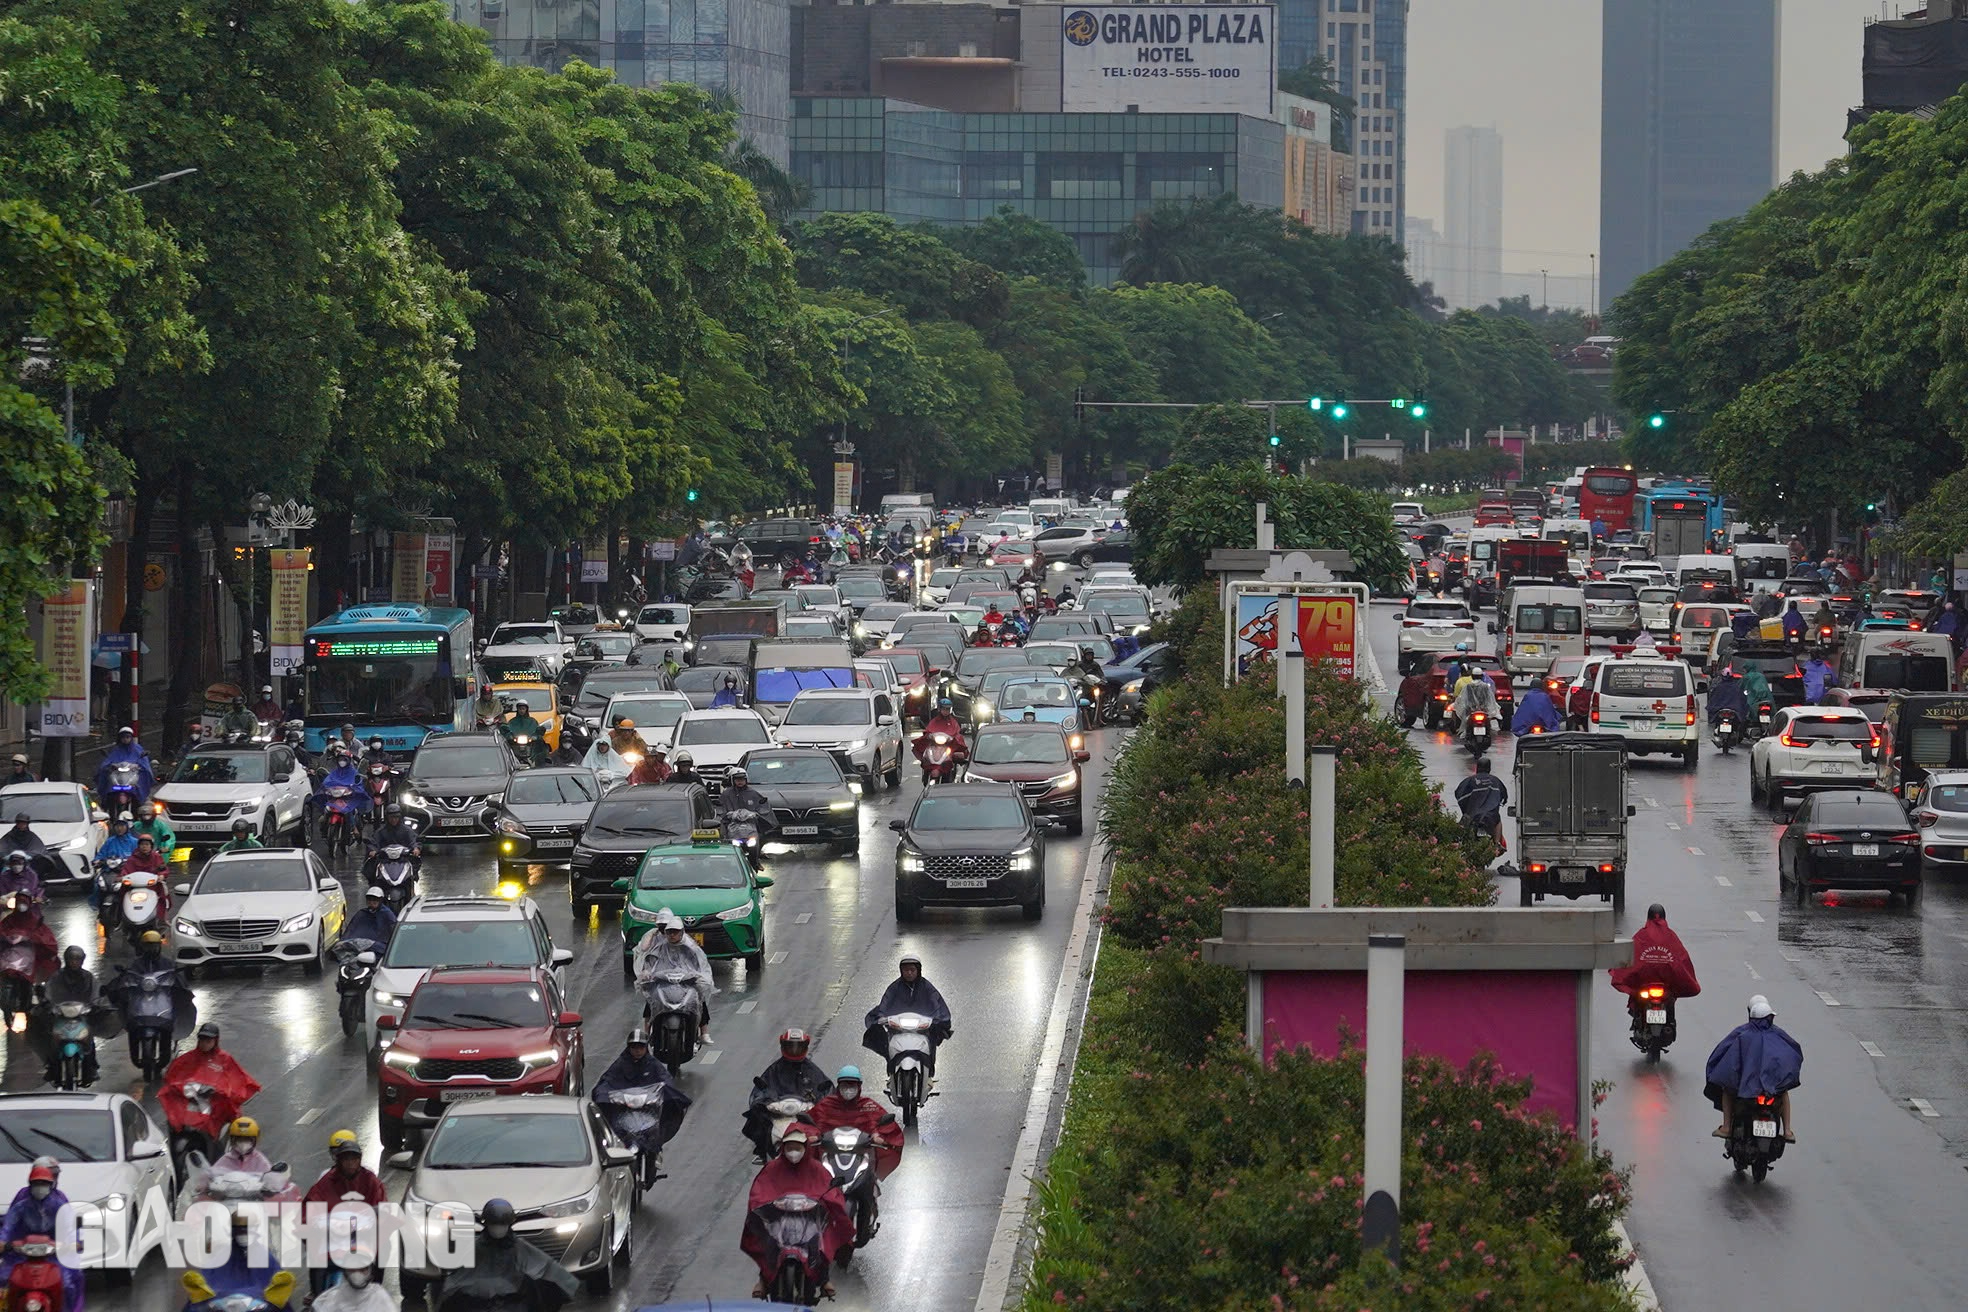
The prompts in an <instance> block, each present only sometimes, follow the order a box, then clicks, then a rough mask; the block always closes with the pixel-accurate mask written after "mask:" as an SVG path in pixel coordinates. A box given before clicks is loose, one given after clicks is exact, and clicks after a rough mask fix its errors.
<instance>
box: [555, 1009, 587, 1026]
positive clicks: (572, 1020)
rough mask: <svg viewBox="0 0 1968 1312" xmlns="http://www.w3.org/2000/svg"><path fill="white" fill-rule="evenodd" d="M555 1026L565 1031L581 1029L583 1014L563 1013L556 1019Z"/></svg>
mask: <svg viewBox="0 0 1968 1312" xmlns="http://www.w3.org/2000/svg"><path fill="white" fill-rule="evenodd" d="M554 1024H555V1025H558V1026H559V1027H560V1028H561V1029H564V1030H571V1029H576V1028H579V1026H580V1024H581V1013H580V1012H578V1011H563V1012H561V1013H560V1015H559V1016H557V1017H555V1018H554Z"/></svg>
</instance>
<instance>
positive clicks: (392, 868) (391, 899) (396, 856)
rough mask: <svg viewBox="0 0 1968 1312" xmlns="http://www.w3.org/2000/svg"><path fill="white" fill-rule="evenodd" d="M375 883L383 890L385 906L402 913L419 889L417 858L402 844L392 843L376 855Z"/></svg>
mask: <svg viewBox="0 0 1968 1312" xmlns="http://www.w3.org/2000/svg"><path fill="white" fill-rule="evenodd" d="M372 873H373V875H374V878H375V882H376V883H377V884H378V885H379V886H381V888H382V890H383V904H384V905H385V906H387V907H389V909H390V910H392V911H395V912H399V913H400V912H402V910H403V908H404V905H405V904H406V903H408V902H409V901H410V897H411V894H413V893H414V892H415V891H416V888H417V858H416V856H415V855H414V854H413V853H412V852H411V850H410V849H409V848H407V847H405V846H404V845H403V844H402V843H390V844H388V845H386V846H385V847H383V849H382V850H381V851H379V852H377V853H376V868H375V870H374V871H373V872H372Z"/></svg>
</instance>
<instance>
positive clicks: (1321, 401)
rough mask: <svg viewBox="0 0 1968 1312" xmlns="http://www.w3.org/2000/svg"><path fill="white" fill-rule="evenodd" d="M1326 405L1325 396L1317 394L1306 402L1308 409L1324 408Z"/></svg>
mask: <svg viewBox="0 0 1968 1312" xmlns="http://www.w3.org/2000/svg"><path fill="white" fill-rule="evenodd" d="M1325 405H1326V398H1325V397H1323V396H1315V397H1313V398H1312V399H1311V400H1309V401H1307V402H1306V403H1305V408H1306V409H1308V410H1323V409H1324V408H1325Z"/></svg>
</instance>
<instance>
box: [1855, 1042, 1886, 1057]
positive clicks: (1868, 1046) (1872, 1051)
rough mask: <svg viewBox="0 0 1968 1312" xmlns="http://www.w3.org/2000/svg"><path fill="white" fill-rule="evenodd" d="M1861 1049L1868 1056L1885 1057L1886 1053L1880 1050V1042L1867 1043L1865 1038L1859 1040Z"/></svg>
mask: <svg viewBox="0 0 1968 1312" xmlns="http://www.w3.org/2000/svg"><path fill="white" fill-rule="evenodd" d="M1859 1049H1860V1050H1861V1051H1862V1052H1864V1053H1865V1055H1866V1056H1868V1057H1884V1056H1885V1055H1886V1054H1885V1053H1883V1052H1881V1051H1880V1050H1879V1045H1878V1044H1876V1043H1867V1042H1866V1041H1865V1040H1864V1039H1860V1040H1859Z"/></svg>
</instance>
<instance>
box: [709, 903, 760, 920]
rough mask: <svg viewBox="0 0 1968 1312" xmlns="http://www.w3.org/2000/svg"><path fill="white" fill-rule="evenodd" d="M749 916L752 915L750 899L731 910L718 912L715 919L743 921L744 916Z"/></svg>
mask: <svg viewBox="0 0 1968 1312" xmlns="http://www.w3.org/2000/svg"><path fill="white" fill-rule="evenodd" d="M751 914H752V900H751V899H750V898H746V899H745V900H744V901H743V902H741V903H739V904H738V905H737V906H735V907H733V908H731V910H729V911H720V912H718V913H717V918H718V919H719V920H743V919H744V918H745V917H746V916H749V915H751Z"/></svg>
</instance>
